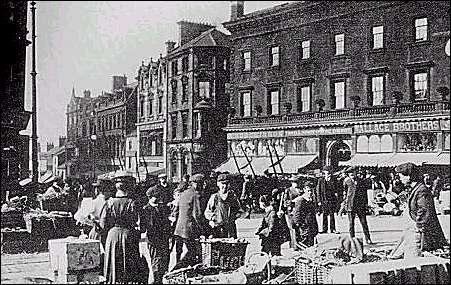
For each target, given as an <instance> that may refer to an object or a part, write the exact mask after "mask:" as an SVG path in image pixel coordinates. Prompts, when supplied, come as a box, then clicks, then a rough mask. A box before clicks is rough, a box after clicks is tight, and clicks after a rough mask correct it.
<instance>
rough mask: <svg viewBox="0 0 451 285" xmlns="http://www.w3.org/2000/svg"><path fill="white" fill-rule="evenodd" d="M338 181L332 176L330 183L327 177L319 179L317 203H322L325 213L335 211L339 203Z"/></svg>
mask: <svg viewBox="0 0 451 285" xmlns="http://www.w3.org/2000/svg"><path fill="white" fill-rule="evenodd" d="M337 190H338V187H337V181H336V180H335V177H333V176H331V178H330V180H329V181H326V178H325V177H321V178H319V179H318V184H317V185H316V202H319V203H321V208H322V209H323V211H327V210H335V208H336V207H337V203H338V198H337Z"/></svg>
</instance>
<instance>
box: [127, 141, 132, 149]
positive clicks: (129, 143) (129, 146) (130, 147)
mask: <svg viewBox="0 0 451 285" xmlns="http://www.w3.org/2000/svg"><path fill="white" fill-rule="evenodd" d="M132 146H133V144H132V142H131V141H129V142H128V150H132Z"/></svg>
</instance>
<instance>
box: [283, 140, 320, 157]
mask: <svg viewBox="0 0 451 285" xmlns="http://www.w3.org/2000/svg"><path fill="white" fill-rule="evenodd" d="M284 145H285V146H286V149H287V152H288V153H290V152H291V153H302V154H316V153H318V151H319V139H318V138H296V139H289V140H287V141H286V143H284Z"/></svg>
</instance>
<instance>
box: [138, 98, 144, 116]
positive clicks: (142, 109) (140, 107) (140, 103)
mask: <svg viewBox="0 0 451 285" xmlns="http://www.w3.org/2000/svg"><path fill="white" fill-rule="evenodd" d="M139 115H140V116H141V117H144V98H141V100H139Z"/></svg>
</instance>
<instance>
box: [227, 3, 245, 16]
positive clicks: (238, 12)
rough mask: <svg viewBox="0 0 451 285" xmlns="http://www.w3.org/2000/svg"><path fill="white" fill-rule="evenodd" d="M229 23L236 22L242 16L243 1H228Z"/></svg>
mask: <svg viewBox="0 0 451 285" xmlns="http://www.w3.org/2000/svg"><path fill="white" fill-rule="evenodd" d="M230 2H231V6H230V8H231V10H230V21H236V20H238V18H240V17H243V15H244V1H230Z"/></svg>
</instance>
